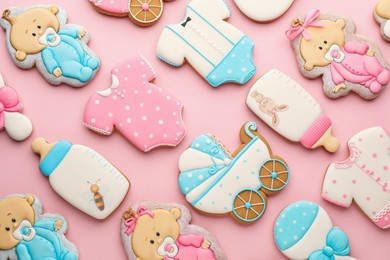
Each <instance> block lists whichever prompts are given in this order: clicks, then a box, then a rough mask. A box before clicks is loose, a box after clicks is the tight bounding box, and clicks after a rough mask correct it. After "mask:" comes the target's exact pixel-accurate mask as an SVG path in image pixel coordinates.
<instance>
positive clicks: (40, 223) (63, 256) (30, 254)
mask: <svg viewBox="0 0 390 260" xmlns="http://www.w3.org/2000/svg"><path fill="white" fill-rule="evenodd" d="M0 226H1V229H0V259H19V260H24V259H57V260H77V259H78V255H79V253H78V251H77V248H76V247H75V246H74V245H73V244H72V243H71V242H69V241H68V240H67V239H66V237H65V233H66V230H67V229H68V223H67V221H66V219H65V218H64V217H63V216H61V215H57V214H43V215H42V202H41V201H40V200H39V199H38V198H37V197H36V196H34V195H31V194H27V195H24V194H18V195H10V196H7V197H3V198H0Z"/></svg>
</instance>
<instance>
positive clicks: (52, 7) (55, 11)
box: [49, 5, 60, 14]
mask: <svg viewBox="0 0 390 260" xmlns="http://www.w3.org/2000/svg"><path fill="white" fill-rule="evenodd" d="M49 11H50V12H52V13H53V14H58V12H59V11H60V9H59V8H58V7H57V6H55V5H52V6H50V7H49Z"/></svg>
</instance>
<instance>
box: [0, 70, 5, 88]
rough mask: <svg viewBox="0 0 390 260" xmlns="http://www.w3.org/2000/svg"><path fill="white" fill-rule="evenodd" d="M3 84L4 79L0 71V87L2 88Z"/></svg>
mask: <svg viewBox="0 0 390 260" xmlns="http://www.w3.org/2000/svg"><path fill="white" fill-rule="evenodd" d="M4 86H5V80H4V78H3V75H1V73H0V88H2V87H4Z"/></svg>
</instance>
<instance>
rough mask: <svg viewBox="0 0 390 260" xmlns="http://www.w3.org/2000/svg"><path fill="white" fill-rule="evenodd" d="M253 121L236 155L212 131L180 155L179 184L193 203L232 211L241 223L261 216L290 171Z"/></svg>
mask: <svg viewBox="0 0 390 260" xmlns="http://www.w3.org/2000/svg"><path fill="white" fill-rule="evenodd" d="M256 129H257V126H256V124H255V123H253V122H248V123H246V124H245V125H244V126H243V127H242V128H241V131H240V139H241V142H242V145H241V146H240V147H239V148H238V149H237V150H236V151H235V152H234V153H233V154H231V153H229V151H228V150H227V148H226V147H225V146H224V145H223V144H222V143H221V142H220V141H219V140H218V139H217V138H215V137H214V136H213V135H210V134H207V135H201V136H199V137H198V138H196V139H195V140H194V141H193V142H192V144H191V146H190V148H188V149H187V150H186V151H185V152H183V154H182V155H181V156H180V159H179V169H180V175H179V187H180V190H181V192H182V193H183V194H184V195H185V196H186V200H187V201H188V202H189V203H191V205H192V206H193V207H194V208H195V209H197V210H198V211H201V212H203V213H205V214H210V215H225V214H230V215H231V216H232V217H233V218H235V220H237V221H238V222H239V223H241V224H249V223H252V222H254V221H256V220H258V219H259V218H260V217H261V216H262V215H263V214H264V212H265V209H266V206H267V199H268V198H267V197H268V196H269V195H273V194H275V193H277V192H279V191H280V190H282V189H284V188H285V187H286V185H287V184H288V181H289V179H290V171H289V168H288V166H287V164H286V163H285V162H284V160H283V159H282V158H280V157H278V156H275V155H273V154H272V151H271V148H270V147H269V145H268V143H267V142H266V140H265V139H264V138H263V137H262V136H260V135H259V134H258V133H257V132H256Z"/></svg>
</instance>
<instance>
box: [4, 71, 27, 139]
mask: <svg viewBox="0 0 390 260" xmlns="http://www.w3.org/2000/svg"><path fill="white" fill-rule="evenodd" d="M22 109H23V106H22V104H21V103H20V101H19V97H18V93H17V92H16V91H15V89H14V88H12V87H10V86H8V85H6V84H5V81H4V79H3V76H2V75H1V73H0V131H1V130H3V129H4V130H5V131H6V132H7V134H8V135H9V136H10V137H11V138H12V139H13V140H15V141H23V140H25V139H27V138H28V137H29V136H30V135H31V133H32V131H33V125H32V123H31V121H30V119H29V118H28V117H27V116H25V115H23V114H22V113H20V112H21V111H22Z"/></svg>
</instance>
